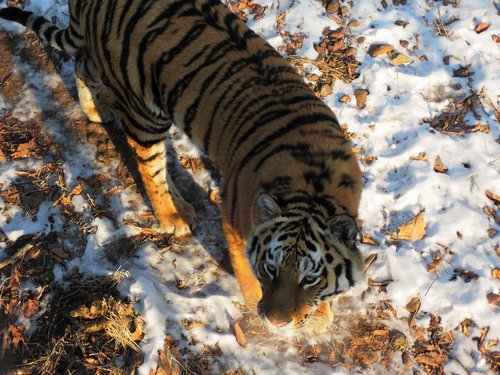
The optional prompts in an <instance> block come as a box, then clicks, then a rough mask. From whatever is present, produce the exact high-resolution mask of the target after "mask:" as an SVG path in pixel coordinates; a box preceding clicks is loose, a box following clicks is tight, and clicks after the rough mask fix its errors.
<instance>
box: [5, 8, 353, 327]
mask: <svg viewBox="0 0 500 375" xmlns="http://www.w3.org/2000/svg"><path fill="white" fill-rule="evenodd" d="M69 8H70V21H71V22H70V25H69V26H68V28H66V29H64V30H58V29H57V28H56V27H55V26H54V25H53V24H52V23H50V22H49V21H47V20H45V19H43V18H41V17H37V16H35V15H33V14H31V13H30V12H24V11H21V10H17V9H15V8H7V9H2V10H0V17H2V18H6V19H10V20H12V21H17V22H19V23H21V24H23V25H26V26H28V27H30V28H32V29H33V30H34V31H35V32H37V34H38V35H39V36H40V37H41V38H42V39H44V40H46V41H47V42H48V43H49V44H50V45H51V46H53V47H54V48H57V49H60V50H63V51H66V52H68V53H71V54H74V55H75V60H76V77H77V87H78V91H79V96H80V104H81V107H82V109H83V111H84V112H85V113H86V114H87V115H88V117H89V119H91V120H92V121H110V120H111V119H112V118H113V117H117V118H118V119H119V120H120V121H121V123H122V125H123V128H124V129H125V132H126V134H127V137H128V139H129V144H130V146H131V148H132V150H133V152H134V153H135V156H136V159H137V161H138V164H139V170H140V172H141V175H142V178H143V181H144V185H145V187H146V191H147V193H148V196H149V198H150V200H151V202H152V205H153V208H154V210H155V215H156V217H157V218H158V220H159V221H160V224H161V225H162V227H163V228H164V229H165V230H166V231H169V232H173V231H175V233H176V234H185V233H188V232H189V231H190V226H191V228H193V227H194V226H195V222H196V220H195V214H194V211H193V209H192V208H191V206H190V205H189V204H188V203H187V202H185V201H184V200H183V199H182V197H181V196H180V195H179V194H178V192H177V190H176V189H175V186H174V185H173V183H172V181H171V180H170V178H169V177H168V171H167V170H166V163H165V159H166V148H165V146H164V140H165V138H166V137H167V131H168V129H169V127H170V126H171V124H172V123H175V124H176V125H177V127H179V128H180V129H182V130H183V131H184V132H185V133H186V134H187V135H188V136H189V137H190V138H191V139H192V141H193V142H194V143H195V144H196V145H198V146H199V148H200V149H201V150H202V151H203V152H205V153H206V154H207V155H208V156H209V157H210V158H211V159H212V160H213V161H214V162H215V163H216V164H217V165H218V166H219V167H220V169H221V171H222V173H223V176H224V179H223V186H222V190H223V203H222V207H221V210H222V214H223V227H224V230H225V233H226V235H227V239H228V247H229V251H230V254H231V258H232V263H233V268H234V270H235V273H236V276H237V278H238V281H239V283H240V287H241V291H242V294H243V296H244V297H245V300H246V302H247V304H248V305H249V306H250V307H251V308H257V302H258V301H260V300H261V298H262V296H263V299H262V301H261V302H260V304H259V309H260V313H261V315H262V316H263V318H264V320H266V319H267V320H269V319H271V320H270V321H272V322H274V323H277V324H275V325H276V326H278V325H279V326H282V325H284V324H282V323H284V322H288V321H293V326H294V327H295V328H297V329H298V328H299V326H303V325H304V321H308V320H311V318H310V317H311V316H314V315H315V314H316V315H318V314H320V315H321V314H323V315H324V316H328V315H329V313H328V311H329V307H328V306H329V305H328V304H327V302H325V301H328V300H329V299H330V298H331V297H332V296H333V295H335V294H337V293H340V292H341V291H343V290H345V289H347V288H348V287H350V286H352V285H353V284H354V283H355V281H356V279H357V278H359V277H358V276H359V275H360V270H361V261H360V255H359V252H358V250H357V249H356V247H355V245H354V240H353V238H354V237H353V235H352V233H355V230H354V229H353V228H355V225H354V226H353V225H352V223H354V219H355V218H356V217H357V212H358V205H359V200H360V194H361V172H360V169H359V166H358V164H357V162H356V160H355V158H354V157H353V154H352V151H351V148H350V145H349V142H348V141H347V140H346V139H345V138H344V135H343V133H342V131H341V129H340V127H339V124H338V122H337V119H336V117H335V115H334V114H333V113H332V111H331V110H330V109H329V108H328V106H326V105H325V104H324V103H323V102H322V101H321V100H319V99H318V98H316V96H315V95H314V94H313V93H312V92H311V91H310V90H309V88H308V87H307V86H306V85H305V83H304V82H303V80H302V78H301V77H300V76H299V75H298V74H297V73H296V72H295V70H294V69H293V68H292V67H291V66H290V65H289V63H288V62H287V61H286V60H285V59H284V58H283V57H281V56H280V54H279V53H277V52H276V51H275V50H274V49H273V48H272V47H271V46H270V45H269V44H267V42H266V41H264V40H263V39H262V38H260V37H259V36H258V35H256V34H255V33H254V32H253V31H252V30H250V29H249V28H248V27H247V26H246V25H245V24H244V23H243V22H241V21H240V20H239V19H238V18H237V17H236V16H235V15H234V14H232V13H231V12H230V11H229V10H228V9H227V7H226V6H225V5H223V4H221V3H220V2H219V0H178V1H176V0H127V1H126V0H93V1H92V0H88V1H76V0H70V1H69ZM345 218H350V219H349V220H350V221H349V220H347V219H345ZM344 219H345V220H344ZM347 222H349V223H350V224H349V225H347V226H346V223H347ZM346 227H347V229H346ZM346 233H350V234H351V235H350V236H346V235H345V234H346ZM277 243H280V244H281V245H280V246H281V250H280V252H279V254H281V255H280V257H281V258H280V257H278V256H277V255H276V254H277V253H276V249H272V248H271V247H270V244H277ZM247 244H248V245H247ZM247 247H248V251H249V252H250V253H251V258H252V259H253V261H252V263H253V264H251V263H250V261H249V258H248V257H247V255H246V250H245V249H246V248H247ZM280 259H281V260H280ZM271 262H272V263H273V264H274V267H275V268H276V270H277V273H276V275H274V276H273V277H271V276H269V274H270V272H263V270H264V269H265V267H266V266H267V267H268V266H269V264H271ZM308 270H309V271H308ZM268 271H269V270H268ZM306 271H307V272H311V273H312V274H311V275H312V276H311V277H313V278H315V280H314V282H316V284H315V286H314V288H307V287H305V284H303V283H302V278H303V277H305V276H304V275H305V273H307V272H306ZM271 273H272V272H271ZM266 274H267V275H268V276H267V278H266V276H264V275H266ZM280 275H282V276H280ZM317 280H320V281H317ZM312 291H314V292H312ZM294 293H295V294H296V295H297V296H298V297H297V298H295V297H294V298H288V300H290V301H292V300H293V301H295V302H293V303H292V302H290V303H292V305H293V304H294V305H293V306H292V305H290V303H288V304H286V303H285V302H286V301H285V300H286V298H285V297H283V298H281V297H280V298H276V297H277V295H278V294H279V296H290V295H294ZM272 300H274V301H278V302H276V303H275V304H273V303H271V302H269V301H272ZM276 320H278V322H276ZM326 320H327V319H324V321H325V323H326ZM288 327H290V325H288Z"/></svg>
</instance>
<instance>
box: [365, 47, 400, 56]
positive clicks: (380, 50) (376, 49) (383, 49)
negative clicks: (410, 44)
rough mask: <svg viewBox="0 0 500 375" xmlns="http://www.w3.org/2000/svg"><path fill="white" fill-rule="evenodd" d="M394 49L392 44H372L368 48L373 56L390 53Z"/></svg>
mask: <svg viewBox="0 0 500 375" xmlns="http://www.w3.org/2000/svg"><path fill="white" fill-rule="evenodd" d="M393 49H394V47H393V46H391V45H390V44H372V45H370V47H369V48H368V54H369V55H370V56H371V57H377V56H379V55H383V54H384V53H389V52H391V51H392V50H393Z"/></svg>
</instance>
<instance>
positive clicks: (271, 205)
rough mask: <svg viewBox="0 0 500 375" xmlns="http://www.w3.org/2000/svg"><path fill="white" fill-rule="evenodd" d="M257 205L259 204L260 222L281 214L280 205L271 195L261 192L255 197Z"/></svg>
mask: <svg viewBox="0 0 500 375" xmlns="http://www.w3.org/2000/svg"><path fill="white" fill-rule="evenodd" d="M257 205H258V206H259V212H260V222H261V223H263V222H264V221H268V220H271V219H273V218H275V217H276V216H280V215H281V214H282V210H281V207H280V206H279V205H278V203H277V202H276V198H274V197H273V196H272V195H269V194H266V193H262V194H260V195H259V198H258V199H257Z"/></svg>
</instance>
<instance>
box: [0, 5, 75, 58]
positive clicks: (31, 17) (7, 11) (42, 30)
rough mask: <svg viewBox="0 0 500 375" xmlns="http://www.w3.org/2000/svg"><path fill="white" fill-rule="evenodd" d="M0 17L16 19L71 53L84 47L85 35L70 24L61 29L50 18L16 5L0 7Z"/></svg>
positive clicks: (59, 48) (56, 47) (52, 44)
mask: <svg viewBox="0 0 500 375" xmlns="http://www.w3.org/2000/svg"><path fill="white" fill-rule="evenodd" d="M0 18H3V19H6V20H8V21H14V22H17V23H20V24H21V25H23V26H26V27H27V28H28V29H31V30H33V31H34V32H35V33H36V34H37V35H38V36H39V37H40V39H42V40H44V41H46V42H47V43H48V44H49V45H50V46H51V47H53V48H55V49H57V50H59V51H63V52H66V53H69V54H71V55H72V54H75V53H76V52H77V51H78V50H80V49H81V48H83V47H84V46H85V45H84V40H83V37H82V36H80V35H78V34H77V33H76V32H75V31H74V30H73V28H72V27H71V26H70V27H68V28H66V29H59V28H58V27H57V26H56V25H54V24H53V23H52V22H50V21H49V20H47V19H45V18H43V17H40V16H37V15H36V14H33V12H28V11H25V10H22V9H19V8H16V7H9V8H2V9H0Z"/></svg>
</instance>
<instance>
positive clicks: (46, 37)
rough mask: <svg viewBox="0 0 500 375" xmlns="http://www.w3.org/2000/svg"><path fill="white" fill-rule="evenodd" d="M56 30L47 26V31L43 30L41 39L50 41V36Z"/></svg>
mask: <svg viewBox="0 0 500 375" xmlns="http://www.w3.org/2000/svg"><path fill="white" fill-rule="evenodd" d="M57 30H59V28H57V27H55V26H49V27H48V28H47V30H45V31H44V32H43V36H42V39H45V40H50V38H51V36H52V33H54V32H56V31H57Z"/></svg>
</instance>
